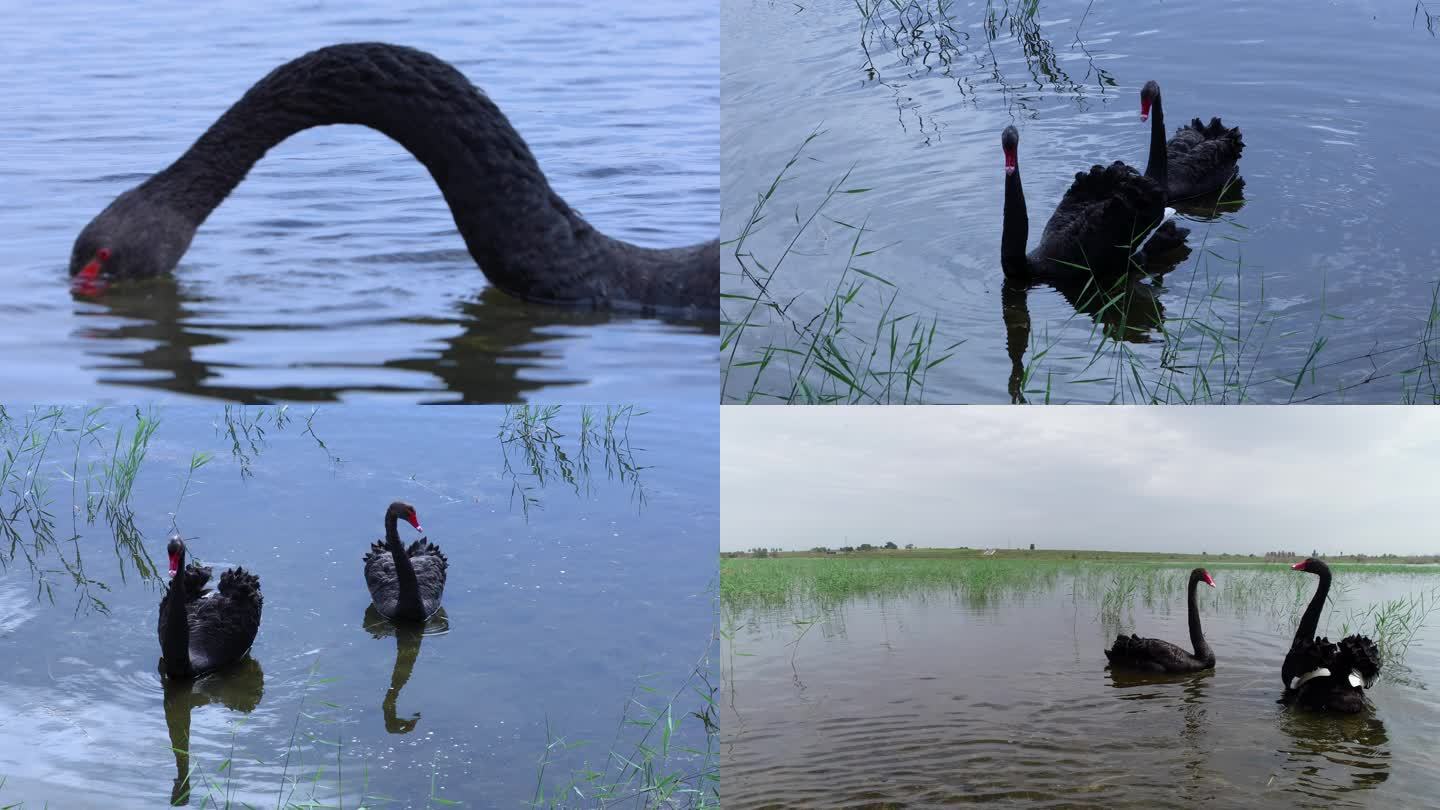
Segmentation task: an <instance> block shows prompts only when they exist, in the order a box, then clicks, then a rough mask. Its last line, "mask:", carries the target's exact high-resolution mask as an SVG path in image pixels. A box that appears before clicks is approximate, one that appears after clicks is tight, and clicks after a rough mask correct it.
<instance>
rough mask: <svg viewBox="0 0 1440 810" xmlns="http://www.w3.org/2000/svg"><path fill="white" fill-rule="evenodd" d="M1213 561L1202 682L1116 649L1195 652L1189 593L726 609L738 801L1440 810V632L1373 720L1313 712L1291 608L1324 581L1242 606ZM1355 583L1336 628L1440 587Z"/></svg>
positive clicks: (1390, 685)
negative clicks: (1357, 614) (1302, 694)
mask: <svg viewBox="0 0 1440 810" xmlns="http://www.w3.org/2000/svg"><path fill="white" fill-rule="evenodd" d="M1211 570H1212V572H1213V573H1214V574H1215V578H1216V581H1217V583H1218V585H1219V588H1220V590H1217V591H1214V592H1206V593H1203V594H1202V595H1201V597H1200V599H1201V601H1200V604H1201V607H1202V618H1203V622H1204V628H1205V633H1206V638H1207V639H1208V640H1209V641H1210V644H1211V646H1212V647H1213V648H1214V650H1215V655H1216V657H1217V659H1218V662H1217V664H1216V668H1215V669H1214V670H1213V671H1211V672H1206V673H1202V674H1197V675H1192V676H1178V677H1150V678H1135V677H1124V676H1120V677H1117V676H1114V675H1112V674H1111V673H1110V672H1108V671H1107V670H1106V660H1105V656H1104V654H1103V650H1104V649H1105V648H1106V647H1108V646H1110V642H1112V641H1113V640H1114V637H1115V634H1116V632H1117V631H1120V630H1123V631H1124V632H1127V633H1128V632H1131V631H1138V632H1139V633H1140V634H1141V635H1144V636H1152V637H1158V638H1164V639H1166V640H1169V641H1173V642H1175V643H1177V644H1181V645H1183V646H1186V647H1187V648H1188V632H1187V629H1186V624H1185V620H1186V617H1185V603H1184V599H1183V596H1180V595H1174V596H1167V595H1157V596H1156V597H1155V598H1154V599H1153V600H1151V602H1150V603H1148V604H1147V603H1146V601H1145V600H1144V599H1143V598H1141V597H1137V598H1136V599H1135V600H1134V601H1133V603H1132V609H1131V610H1129V611H1126V612H1124V613H1123V614H1122V615H1121V617H1120V619H1119V621H1118V623H1117V621H1116V620H1114V619H1113V618H1109V617H1107V614H1105V612H1104V611H1103V610H1102V601H1103V597H1100V596H1098V595H1092V594H1091V592H1090V591H1087V590H1086V588H1085V587H1084V585H1083V583H1080V582H1078V581H1077V580H1074V579H1072V578H1070V577H1068V576H1060V577H1056V578H1052V579H1051V581H1050V582H1049V584H1045V585H1041V586H1039V587H1037V588H1034V589H1032V590H1030V591H1029V592H1027V593H1024V594H1019V595H1015V594H1011V595H1008V596H1004V597H994V596H993V595H992V596H987V597H978V596H973V595H966V594H965V593H964V592H960V591H956V592H949V591H947V592H939V593H937V592H922V593H914V594H911V595H908V596H890V597H883V598H882V597H858V598H854V599H851V600H848V601H845V602H844V603H842V604H840V605H835V606H831V607H830V608H820V607H818V606H815V605H798V606H797V605H792V606H790V607H786V608H770V609H767V608H743V609H742V608H738V607H733V606H730V605H727V610H726V613H727V615H726V617H725V622H726V625H727V626H734V627H736V629H735V631H734V635H733V639H730V640H727V641H726V642H725V643H724V644H723V645H722V646H723V649H722V658H723V661H724V665H725V668H726V674H725V680H724V685H725V691H724V703H725V705H724V707H723V712H722V715H721V723H722V728H723V734H722V745H721V768H722V772H723V773H724V779H725V791H726V805H727V806H733V807H736V808H799V807H851V808H861V807H864V808H881V807H884V808H899V807H935V806H941V805H951V804H968V803H993V802H1002V801H1003V802H1007V803H1011V804H1017V805H1024V806H1037V807H1076V806H1085V807H1137V808H1139V807H1159V806H1172V805H1174V804H1176V803H1177V802H1179V803H1184V804H1196V805H1204V806H1219V807H1256V806H1265V807H1295V806H1310V805H1317V806H1327V807H1396V806H1401V807H1404V806H1422V805H1425V804H1427V803H1429V802H1430V801H1431V798H1430V797H1431V796H1432V794H1433V786H1434V784H1435V782H1436V780H1437V779H1440V763H1437V761H1436V759H1435V757H1434V746H1433V741H1434V740H1435V739H1436V735H1437V734H1440V703H1437V701H1436V700H1435V698H1434V695H1433V691H1432V690H1433V688H1434V684H1433V682H1432V679H1431V677H1430V676H1429V674H1428V673H1432V672H1434V671H1435V668H1436V667H1437V665H1440V627H1437V626H1435V625H1433V624H1432V625H1431V626H1428V627H1425V628H1424V629H1422V630H1421V631H1420V633H1419V634H1418V636H1417V637H1416V638H1415V640H1414V641H1413V642H1412V645H1411V647H1410V650H1409V653H1408V656H1407V658H1406V660H1405V665H1404V666H1403V667H1392V668H1390V670H1389V671H1388V673H1387V674H1386V675H1385V676H1383V677H1382V680H1381V681H1380V683H1379V684H1378V685H1377V686H1376V687H1375V688H1374V689H1373V690H1371V693H1370V698H1371V700H1372V703H1373V710H1372V711H1370V712H1367V713H1364V714H1360V715H1354V716H1337V715H1322V714H1311V713H1306V712H1301V711H1296V710H1292V709H1289V708H1287V707H1285V706H1282V705H1279V704H1277V702H1276V700H1277V698H1278V697H1279V696H1280V694H1281V691H1282V690H1281V688H1280V674H1279V673H1280V662H1281V661H1282V659H1283V658H1284V651H1285V649H1286V648H1287V646H1288V643H1289V638H1290V637H1291V636H1292V635H1293V634H1294V627H1295V623H1294V620H1293V618H1292V617H1293V616H1294V615H1295V612H1294V611H1293V610H1291V609H1289V608H1290V607H1291V606H1292V603H1300V604H1303V600H1304V599H1308V597H1309V595H1310V593H1311V591H1310V590H1305V591H1304V593H1303V596H1302V599H1301V600H1280V601H1281V602H1283V603H1284V604H1285V607H1286V609H1284V610H1279V611H1274V610H1271V609H1270V606H1267V605H1266V604H1265V603H1264V601H1263V600H1260V599H1257V598H1251V599H1249V600H1245V599H1242V598H1240V597H1239V596H1237V595H1231V596H1230V597H1228V598H1227V597H1226V596H1225V595H1224V593H1223V589H1224V587H1225V584H1226V581H1227V574H1226V569H1224V568H1214V569H1211ZM1183 574H1184V572H1180V573H1178V574H1177V577H1176V578H1177V579H1178V578H1179V577H1180V576H1183ZM1276 576H1281V574H1279V573H1277V574H1276ZM1296 576H1297V577H1298V576H1299V575H1298V574H1297V575H1296ZM1231 579H1233V575H1232V576H1231ZM1337 580H1346V581H1347V585H1348V586H1349V589H1348V591H1347V592H1345V593H1343V594H1342V593H1337V592H1336V591H1332V599H1333V602H1332V606H1331V609H1330V610H1328V611H1327V612H1326V617H1327V618H1326V619H1324V620H1322V623H1321V631H1322V632H1328V633H1330V634H1331V636H1332V637H1334V635H1335V634H1337V633H1340V632H1341V630H1342V625H1343V623H1344V621H1345V620H1346V619H1347V618H1348V617H1350V616H1351V614H1352V611H1358V610H1363V609H1364V608H1365V607H1366V606H1368V605H1369V604H1371V603H1372V602H1378V601H1381V600H1385V599H1392V598H1395V597H1397V596H1400V595H1403V594H1406V593H1414V592H1417V591H1420V590H1426V589H1430V588H1433V587H1435V586H1436V584H1437V583H1440V579H1436V578H1435V577H1433V576H1428V577H1427V576H1412V575H1391V576H1375V577H1359V576H1356V575H1349V576H1346V575H1343V574H1341V575H1337ZM1313 583H1314V580H1313V578H1311V579H1309V581H1308V582H1306V583H1305V584H1307V585H1309V586H1310V587H1311V588H1313V587H1314V584H1313ZM1202 590H1206V589H1204V588H1203V587H1202ZM797 619H799V620H802V622H801V623H800V624H797V623H796V620H797ZM812 620H816V621H814V623H813V624H810V622H811V621H812ZM797 639H798V642H797Z"/></svg>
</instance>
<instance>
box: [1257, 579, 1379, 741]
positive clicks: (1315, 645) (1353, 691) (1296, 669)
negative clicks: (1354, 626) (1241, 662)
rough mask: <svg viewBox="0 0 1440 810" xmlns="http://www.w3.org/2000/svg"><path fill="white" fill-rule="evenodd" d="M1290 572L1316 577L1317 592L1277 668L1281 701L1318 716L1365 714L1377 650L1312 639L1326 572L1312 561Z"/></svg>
mask: <svg viewBox="0 0 1440 810" xmlns="http://www.w3.org/2000/svg"><path fill="white" fill-rule="evenodd" d="M1291 568H1293V569H1295V570H1296V571H1306V572H1308V573H1311V574H1315V575H1317V576H1319V577H1320V587H1318V588H1316V589H1315V595H1314V596H1313V597H1311V599H1310V605H1309V606H1308V607H1306V608H1305V613H1304V614H1303V615H1302V616H1301V617H1300V626H1299V627H1297V628H1296V629H1295V638H1294V640H1293V641H1291V642H1290V652H1288V653H1286V654H1285V662H1284V663H1283V664H1282V665H1281V666H1280V677H1281V679H1282V680H1283V681H1284V683H1285V694H1286V698H1285V699H1286V700H1289V701H1293V702H1296V703H1298V704H1300V705H1301V706H1304V707H1306V708H1310V709H1318V710H1322V711H1336V712H1348V713H1355V712H1359V711H1362V710H1363V709H1364V708H1365V690H1366V689H1369V688H1370V687H1371V686H1373V685H1374V683H1375V679H1376V678H1377V677H1379V675H1380V649H1379V648H1378V647H1376V646H1375V642H1373V641H1371V640H1370V639H1369V638H1366V637H1365V636H1360V635H1353V636H1347V637H1345V638H1344V639H1341V641H1340V643H1338V644H1335V643H1333V642H1331V641H1330V639H1328V638H1324V637H1317V636H1316V635H1315V630H1316V628H1317V627H1318V626H1319V624H1320V610H1321V609H1322V608H1323V607H1324V606H1325V596H1326V594H1328V593H1329V592H1330V566H1328V565H1326V564H1325V563H1324V562H1322V561H1320V560H1317V559H1315V558H1314V557H1311V558H1309V559H1306V560H1305V561H1304V562H1298V563H1296V564H1295V565H1293V566H1291Z"/></svg>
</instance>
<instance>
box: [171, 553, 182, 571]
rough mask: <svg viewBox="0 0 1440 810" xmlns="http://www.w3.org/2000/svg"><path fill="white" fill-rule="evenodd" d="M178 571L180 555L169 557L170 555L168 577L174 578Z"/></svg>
mask: <svg viewBox="0 0 1440 810" xmlns="http://www.w3.org/2000/svg"><path fill="white" fill-rule="evenodd" d="M179 570H180V555H179V554H171V555H170V576H172V577H173V576H175V572H176V571H179Z"/></svg>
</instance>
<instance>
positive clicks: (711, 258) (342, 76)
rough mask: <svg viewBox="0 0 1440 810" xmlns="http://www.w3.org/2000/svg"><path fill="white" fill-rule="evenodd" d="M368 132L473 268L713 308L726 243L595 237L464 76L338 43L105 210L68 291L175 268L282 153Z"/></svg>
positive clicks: (292, 66)
mask: <svg viewBox="0 0 1440 810" xmlns="http://www.w3.org/2000/svg"><path fill="white" fill-rule="evenodd" d="M326 124H361V125H363V126H367V127H370V128H372V129H376V130H378V131H380V132H382V133H384V134H385V135H387V136H389V137H390V138H392V139H394V140H395V141H397V142H398V143H399V144H400V145H401V146H403V147H405V148H406V149H407V150H409V152H410V153H411V154H412V155H414V156H415V157H416V159H418V160H419V161H420V162H421V163H423V164H424V165H425V168H426V169H429V171H430V176H431V177H433V178H435V182H436V184H437V185H439V187H440V192H441V193H442V194H443V195H444V196H445V201H446V203H448V204H449V206H450V213H451V215H452V216H453V217H454V218H455V225H456V226H457V227H458V228H459V230H460V236H461V237H462V238H463V239H464V240H465V246H466V248H468V249H469V251H470V255H471V257H472V258H474V260H475V262H476V264H478V265H480V269H481V270H482V271H484V273H485V276H486V277H487V278H488V279H489V280H490V282H491V283H492V284H494V285H495V286H497V287H499V288H500V289H502V290H505V291H506V292H508V293H510V294H511V295H515V296H517V297H519V298H523V299H526V300H529V301H539V302H547V303H557V304H570V305H578V306H588V307H594V308H599V309H618V310H633V311H641V312H648V311H654V310H665V311H675V312H681V313H689V314H696V313H699V314H705V315H709V314H712V313H718V311H719V306H720V300H719V295H720V245H719V242H716V241H712V242H706V243H703V244H698V245H690V246H688V247H675V248H646V247H640V246H638V245H632V244H630V243H628V242H623V241H621V240H619V239H615V238H612V237H609V236H606V235H605V234H603V233H600V232H599V231H597V230H595V228H594V227H592V226H591V225H590V223H588V222H586V221H585V220H584V219H583V218H582V217H581V216H580V214H578V213H577V212H576V211H574V210H573V209H572V208H571V207H570V206H569V205H568V204H566V202H565V201H564V200H563V199H561V198H560V195H558V194H556V193H555V190H554V189H552V188H551V187H550V183H549V182H548V181H547V180H546V179H545V174H544V173H543V172H542V171H540V166H539V164H538V163H536V161H535V158H534V156H533V155H531V154H530V148H529V146H527V145H526V143H525V141H524V139H523V138H521V137H520V134H519V133H517V132H516V131H515V130H514V128H513V127H511V126H510V122H509V121H508V120H506V118H505V115H504V114H503V113H501V112H500V109H499V108H498V107H496V106H495V103H494V102H493V101H491V100H490V99H489V98H488V97H487V96H486V95H485V94H484V93H482V92H480V91H479V90H478V89H476V88H475V86H474V85H473V84H471V83H470V81H469V80H468V79H466V78H465V76H464V75H463V74H461V73H460V71H458V70H456V69H455V68H454V67H451V66H450V65H449V64H448V63H446V62H444V61H442V60H440V59H438V58H436V57H435V56H432V55H431V54H428V53H425V52H424V51H419V50H415V49H414V48H406V47H402V46H399V45H386V44H383V43H373V42H371V43H353V44H344V45H331V46H329V47H325V48H320V49H319V50H316V51H312V52H311V53H308V54H305V55H304V56H301V57H299V58H298V59H295V60H293V61H291V62H288V63H286V64H284V65H281V66H280V67H278V68H276V69H275V70H273V71H271V73H270V74H269V75H268V76H266V77H265V78H263V79H261V80H260V81H258V82H256V83H255V85H254V86H253V87H251V88H250V90H249V91H248V92H246V93H245V95H244V96H242V97H241V98H240V100H239V101H237V102H235V104H234V106H232V107H231V108H230V109H229V110H227V111H226V112H225V114H224V115H222V116H220V119H219V120H217V121H216V122H215V123H214V124H213V125H211V127H210V128H209V129H208V130H206V131H205V133H204V134H203V135H201V136H200V138H199V140H197V141H196V142H195V144H194V145H193V146H191V147H190V149H189V150H187V151H186V152H185V154H183V155H181V156H180V158H179V159H178V160H176V161H175V162H174V163H172V164H170V165H169V166H168V167H166V168H164V169H162V170H161V171H160V172H158V173H156V174H155V175H153V176H152V177H150V178H149V179H148V180H146V181H145V182H143V183H141V184H140V185H138V186H136V187H135V188H132V189H130V190H129V191H126V192H125V193H123V194H121V195H120V196H119V197H116V198H115V200H114V202H112V203H110V205H109V206H108V207H107V208H105V210H103V211H101V212H100V213H99V214H98V215H97V216H96V217H95V218H94V219H93V220H91V221H90V224H88V225H86V226H85V228H84V229H83V230H82V231H81V232H80V235H79V236H78V237H77V238H76V239H75V246H74V248H73V249H72V251H71V255H70V275H71V276H72V278H73V283H72V289H74V290H75V291H76V292H77V293H80V294H85V295H94V294H98V293H100V292H102V291H103V290H104V289H105V286H106V285H107V284H108V283H109V282H111V281H114V280H119V279H133V278H147V277H151V276H157V275H161V274H164V273H169V272H170V271H171V270H173V269H174V268H175V265H176V264H177V263H178V262H179V261H180V257H181V256H183V255H185V251H186V249H188V248H189V246H190V240H191V239H192V238H193V237H194V236H195V230H196V229H197V228H199V227H200V224H201V223H203V222H204V221H205V218H206V217H208V216H209V215H210V212H211V211H213V210H215V208H216V206H218V205H220V203H221V202H223V201H224V199H225V197H226V196H228V195H229V194H230V192H231V191H232V190H234V188H235V187H236V186H237V185H239V184H240V181H242V180H244V179H245V175H246V174H247V173H248V172H249V171H250V168H251V167H252V166H254V165H255V163H256V162H258V161H259V160H260V158H262V157H263V156H264V155H265V152H266V151H268V150H269V149H270V147H272V146H275V145H276V144H278V143H280V142H281V141H283V140H285V139H286V138H288V137H290V136H291V135H293V134H295V133H296V132H299V131H301V130H303V129H308V128H310V127H315V126H322V125H326Z"/></svg>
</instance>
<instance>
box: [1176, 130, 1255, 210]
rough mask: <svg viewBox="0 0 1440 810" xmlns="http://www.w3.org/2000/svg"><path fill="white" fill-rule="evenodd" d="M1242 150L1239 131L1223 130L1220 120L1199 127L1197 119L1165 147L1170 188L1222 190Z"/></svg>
mask: <svg viewBox="0 0 1440 810" xmlns="http://www.w3.org/2000/svg"><path fill="white" fill-rule="evenodd" d="M1244 150H1245V140H1244V138H1242V137H1241V135H1240V128H1239V127H1233V128H1230V127H1226V126H1225V125H1224V124H1223V123H1221V121H1220V119H1219V118H1211V119H1210V123H1209V124H1202V123H1201V122H1200V119H1199V118H1196V119H1195V120H1193V121H1191V122H1190V124H1189V126H1185V127H1182V128H1180V129H1179V130H1176V132H1175V137H1174V138H1172V139H1171V140H1170V143H1169V144H1167V145H1166V161H1167V164H1168V172H1169V181H1168V182H1169V185H1170V187H1171V190H1172V191H1173V190H1174V189H1175V188H1176V187H1177V186H1178V187H1180V188H1181V189H1189V190H1190V191H1191V192H1194V193H1200V192H1204V191H1208V190H1211V189H1216V188H1219V187H1221V186H1222V185H1223V184H1224V183H1225V182H1226V181H1228V180H1229V179H1230V178H1231V177H1233V176H1234V174H1235V164H1236V163H1237V162H1239V160H1240V153H1241V152H1243V151H1244Z"/></svg>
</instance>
